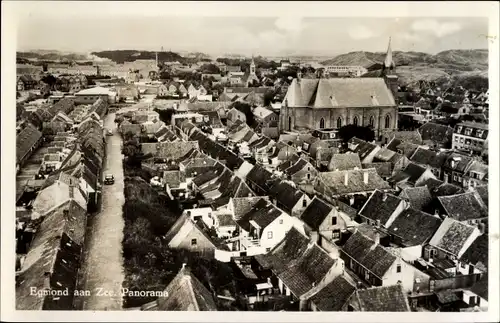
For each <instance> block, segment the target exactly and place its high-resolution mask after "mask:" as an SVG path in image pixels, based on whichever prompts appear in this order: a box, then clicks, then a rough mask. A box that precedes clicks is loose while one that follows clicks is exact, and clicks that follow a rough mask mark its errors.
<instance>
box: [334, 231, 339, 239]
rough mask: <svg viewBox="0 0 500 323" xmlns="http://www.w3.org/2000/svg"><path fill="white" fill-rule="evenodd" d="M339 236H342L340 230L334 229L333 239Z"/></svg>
mask: <svg viewBox="0 0 500 323" xmlns="http://www.w3.org/2000/svg"><path fill="white" fill-rule="evenodd" d="M338 238H340V230H333V231H332V239H338Z"/></svg>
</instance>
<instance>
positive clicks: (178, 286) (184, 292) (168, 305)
mask: <svg viewBox="0 0 500 323" xmlns="http://www.w3.org/2000/svg"><path fill="white" fill-rule="evenodd" d="M165 291H166V292H167V293H168V296H167V297H159V298H158V300H157V301H156V302H157V308H155V310H158V311H217V306H216V303H215V300H214V298H213V296H212V294H211V293H210V291H209V290H208V289H207V288H206V287H205V286H204V285H203V284H202V283H201V282H200V281H199V280H198V278H196V277H195V276H194V275H193V274H192V273H191V272H190V270H188V269H186V268H182V269H181V270H180V271H179V273H178V274H177V275H176V276H175V277H174V279H172V281H171V282H170V283H169V284H168V286H167V288H166V289H165Z"/></svg>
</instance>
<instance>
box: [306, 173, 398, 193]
mask: <svg viewBox="0 0 500 323" xmlns="http://www.w3.org/2000/svg"><path fill="white" fill-rule="evenodd" d="M314 189H315V191H316V192H318V193H320V194H322V195H323V196H324V197H325V198H326V197H330V198H332V197H338V196H349V195H354V194H371V193H372V192H373V191H375V190H377V189H378V190H384V191H385V190H389V189H390V186H389V184H388V183H387V182H386V181H384V180H383V179H382V178H381V177H380V176H379V175H378V174H377V171H376V170H375V169H374V168H372V169H359V170H355V169H351V170H344V171H333V172H320V173H318V176H317V178H316V181H315V185H314Z"/></svg>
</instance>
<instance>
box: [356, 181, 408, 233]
mask: <svg viewBox="0 0 500 323" xmlns="http://www.w3.org/2000/svg"><path fill="white" fill-rule="evenodd" d="M401 203H404V201H403V199H401V198H399V197H397V196H395V195H392V194H389V193H384V192H381V191H379V190H375V191H374V192H373V193H372V195H371V196H370V197H369V198H368V201H366V203H365V205H364V206H363V208H362V209H361V211H360V212H359V214H360V215H361V216H363V217H366V218H368V219H370V220H372V221H377V220H380V223H381V225H384V224H385V223H386V222H387V220H389V218H390V217H391V215H392V214H393V213H394V212H395V211H396V209H397V208H398V206H400V204H401Z"/></svg>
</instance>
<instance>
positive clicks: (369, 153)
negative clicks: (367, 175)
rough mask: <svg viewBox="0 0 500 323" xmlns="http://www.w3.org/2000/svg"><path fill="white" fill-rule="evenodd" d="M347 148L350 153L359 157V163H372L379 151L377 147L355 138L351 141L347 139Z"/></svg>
mask: <svg viewBox="0 0 500 323" xmlns="http://www.w3.org/2000/svg"><path fill="white" fill-rule="evenodd" d="M347 147H348V148H349V150H350V151H352V152H354V153H357V154H358V155H359V159H360V160H361V163H371V162H373V158H374V157H375V155H376V154H377V151H378V150H379V149H380V147H379V146H377V145H375V144H372V143H369V142H366V141H364V140H361V139H358V138H356V137H352V138H351V139H349V141H348V142H347Z"/></svg>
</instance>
